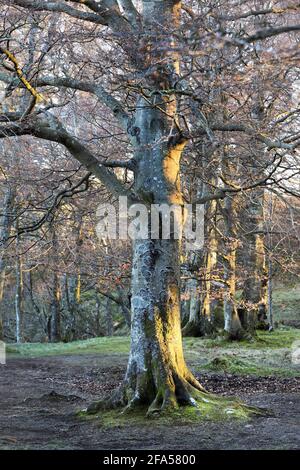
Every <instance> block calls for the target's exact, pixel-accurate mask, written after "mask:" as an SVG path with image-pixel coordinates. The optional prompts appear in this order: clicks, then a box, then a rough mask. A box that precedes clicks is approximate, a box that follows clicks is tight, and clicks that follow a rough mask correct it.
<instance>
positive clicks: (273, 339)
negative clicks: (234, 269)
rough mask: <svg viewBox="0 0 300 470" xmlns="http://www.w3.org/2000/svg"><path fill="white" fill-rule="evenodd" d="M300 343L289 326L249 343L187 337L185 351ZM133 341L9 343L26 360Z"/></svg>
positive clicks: (109, 350) (101, 350)
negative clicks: (27, 358)
mask: <svg viewBox="0 0 300 470" xmlns="http://www.w3.org/2000/svg"><path fill="white" fill-rule="evenodd" d="M296 340H300V330H299V329H296V328H290V327H281V328H279V329H277V330H275V331H273V332H271V333H269V332H267V331H259V332H258V334H257V339H256V340H254V341H253V342H248V341H240V342H238V341H233V342H232V341H226V340H224V339H222V338H219V339H218V338H217V339H203V338H184V349H185V351H186V352H187V354H189V353H193V352H197V350H199V348H200V349H201V351H203V349H214V348H222V349H234V350H242V349H279V348H290V347H291V346H292V344H293V342H294V341H296ZM129 345H130V339H129V338H128V337H124V336H112V337H107V336H106V337H101V338H92V339H87V340H82V341H72V342H71V343H22V344H8V345H7V353H8V354H9V355H13V356H15V355H20V356H23V357H42V356H55V355H65V354H67V355H68V354H72V355H76V354H118V355H120V354H121V355H122V354H124V355H125V354H128V352H129Z"/></svg>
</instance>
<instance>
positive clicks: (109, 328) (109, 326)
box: [105, 297, 114, 336]
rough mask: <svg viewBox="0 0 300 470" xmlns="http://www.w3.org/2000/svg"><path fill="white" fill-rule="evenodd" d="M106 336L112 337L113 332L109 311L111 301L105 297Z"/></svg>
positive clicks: (110, 312)
mask: <svg viewBox="0 0 300 470" xmlns="http://www.w3.org/2000/svg"><path fill="white" fill-rule="evenodd" d="M105 322H106V335H107V336H112V335H113V332H114V326H113V318H112V311H111V299H110V298H108V297H107V299H106V306H105Z"/></svg>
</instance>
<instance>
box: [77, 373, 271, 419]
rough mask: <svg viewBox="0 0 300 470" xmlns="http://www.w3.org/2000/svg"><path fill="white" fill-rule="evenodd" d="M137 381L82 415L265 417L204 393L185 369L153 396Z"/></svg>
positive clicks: (124, 385)
mask: <svg viewBox="0 0 300 470" xmlns="http://www.w3.org/2000/svg"><path fill="white" fill-rule="evenodd" d="M137 382H139V386H137V387H136V388H135V390H132V388H131V386H130V384H129V383H128V381H124V383H123V384H122V385H121V386H120V387H119V388H118V389H117V390H115V392H114V393H113V394H112V395H111V396H110V397H106V398H104V399H103V400H100V401H97V402H94V403H92V404H91V405H90V406H89V407H88V408H87V410H85V412H86V413H87V414H97V413H98V412H99V411H101V410H102V411H105V410H106V411H107V410H111V409H116V408H119V409H121V410H122V414H133V415H134V413H137V412H138V411H141V410H145V415H146V416H147V417H154V416H161V415H163V416H168V415H172V413H174V412H176V411H177V412H178V413H183V414H184V413H185V410H191V409H195V412H197V415H198V417H199V419H201V417H204V416H206V415H207V414H208V415H211V416H217V417H221V416H222V417H223V418H226V417H228V416H229V415H232V416H236V417H244V418H245V417H247V416H250V415H262V414H266V412H265V410H261V409H258V408H253V407H249V406H247V405H244V404H242V403H241V402H239V401H238V400H234V399H228V398H224V397H218V396H216V395H213V394H210V393H208V392H207V391H206V390H205V389H204V388H203V387H202V386H201V385H200V383H199V382H198V381H197V379H196V378H195V377H194V376H193V374H192V373H191V372H190V371H189V370H188V369H187V371H186V374H185V376H184V377H183V376H178V374H177V373H175V372H174V373H173V374H172V376H171V377H170V376H169V377H168V379H167V380H165V381H164V382H163V383H161V384H160V385H159V386H158V387H156V389H155V394H153V393H152V392H151V393H149V390H148V391H147V390H145V388H143V387H142V386H141V384H142V383H145V382H143V381H141V380H139V381H137ZM227 415H228V416H227Z"/></svg>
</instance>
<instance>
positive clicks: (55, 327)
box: [50, 221, 61, 342]
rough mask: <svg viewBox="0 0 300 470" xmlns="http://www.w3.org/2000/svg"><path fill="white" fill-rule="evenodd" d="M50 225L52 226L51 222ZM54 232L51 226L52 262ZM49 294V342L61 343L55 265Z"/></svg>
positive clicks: (55, 248) (55, 245) (55, 253)
mask: <svg viewBox="0 0 300 470" xmlns="http://www.w3.org/2000/svg"><path fill="white" fill-rule="evenodd" d="M52 224H54V222H53V221H52ZM55 230H56V227H55V226H54V225H52V226H51V235H52V256H53V260H54V262H55V260H58V259H59V255H58V240H57V235H56V232H55ZM51 294H52V295H51V297H52V298H51V307H50V308H51V320H50V341H52V342H58V341H61V287H60V279H59V276H58V273H57V271H56V265H54V266H53V274H52V289H51Z"/></svg>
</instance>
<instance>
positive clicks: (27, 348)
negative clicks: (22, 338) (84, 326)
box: [7, 336, 130, 357]
mask: <svg viewBox="0 0 300 470" xmlns="http://www.w3.org/2000/svg"><path fill="white" fill-rule="evenodd" d="M129 344H130V340H129V338H128V337H124V336H120V337H118V336H113V337H107V336H106V337H101V338H92V339H87V340H83V341H72V342H71V343H23V344H9V345H7V353H8V355H12V356H16V355H17V356H22V357H42V356H56V355H77V354H112V355H113V354H117V355H120V354H127V353H128V351H129Z"/></svg>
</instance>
